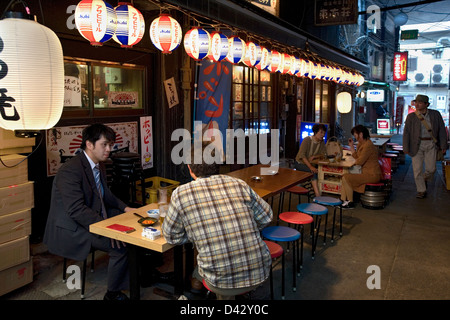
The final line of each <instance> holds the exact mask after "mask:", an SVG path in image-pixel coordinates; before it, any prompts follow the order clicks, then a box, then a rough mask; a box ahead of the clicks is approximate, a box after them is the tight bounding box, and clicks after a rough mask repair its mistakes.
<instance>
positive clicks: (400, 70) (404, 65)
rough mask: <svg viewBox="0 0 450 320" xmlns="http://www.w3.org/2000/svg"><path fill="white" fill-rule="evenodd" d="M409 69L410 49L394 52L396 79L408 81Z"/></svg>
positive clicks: (394, 77)
mask: <svg viewBox="0 0 450 320" xmlns="http://www.w3.org/2000/svg"><path fill="white" fill-rule="evenodd" d="M407 69H408V51H405V52H395V53H394V75H393V80H394V81H406V80H408V78H407Z"/></svg>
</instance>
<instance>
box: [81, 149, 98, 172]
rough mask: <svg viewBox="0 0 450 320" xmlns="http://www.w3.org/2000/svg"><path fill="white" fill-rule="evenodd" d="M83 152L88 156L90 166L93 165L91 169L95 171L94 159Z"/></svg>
mask: <svg viewBox="0 0 450 320" xmlns="http://www.w3.org/2000/svg"><path fill="white" fill-rule="evenodd" d="M83 152H84V155H85V156H86V158H87V159H88V161H89V164H90V165H91V169H92V170H94V167H95V163H94V161H92V159H91V158H90V157H89V156H88V154H87V153H86V151H84V150H83Z"/></svg>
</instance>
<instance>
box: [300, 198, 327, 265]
mask: <svg viewBox="0 0 450 320" xmlns="http://www.w3.org/2000/svg"><path fill="white" fill-rule="evenodd" d="M297 210H298V211H300V212H303V213H306V214H310V215H312V216H313V217H314V218H315V219H314V223H313V224H312V225H311V226H312V228H311V229H312V230H311V231H312V258H313V259H314V254H315V253H316V246H317V238H318V236H319V229H320V222H321V220H322V215H324V214H325V215H326V216H325V230H324V235H323V242H324V244H325V243H326V242H325V239H326V236H327V220H328V209H327V207H324V206H323V205H320V204H317V203H300V204H298V205H297Z"/></svg>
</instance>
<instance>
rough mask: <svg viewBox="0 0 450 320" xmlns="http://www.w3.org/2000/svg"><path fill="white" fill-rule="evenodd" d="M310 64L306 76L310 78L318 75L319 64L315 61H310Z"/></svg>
mask: <svg viewBox="0 0 450 320" xmlns="http://www.w3.org/2000/svg"><path fill="white" fill-rule="evenodd" d="M310 65H311V72H310V73H309V75H308V77H309V78H310V79H313V80H314V79H317V77H319V75H320V65H319V64H318V63H317V62H315V61H310Z"/></svg>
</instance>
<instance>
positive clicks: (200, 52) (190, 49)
mask: <svg viewBox="0 0 450 320" xmlns="http://www.w3.org/2000/svg"><path fill="white" fill-rule="evenodd" d="M210 42H211V38H210V35H209V32H208V31H206V30H205V29H203V28H200V27H194V28H192V29H191V30H189V31H188V32H186V34H185V35H184V50H185V51H186V53H187V54H188V56H190V57H191V58H192V59H195V60H197V61H198V60H202V59H204V58H205V57H206V56H207V55H208V52H209V47H210Z"/></svg>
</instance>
